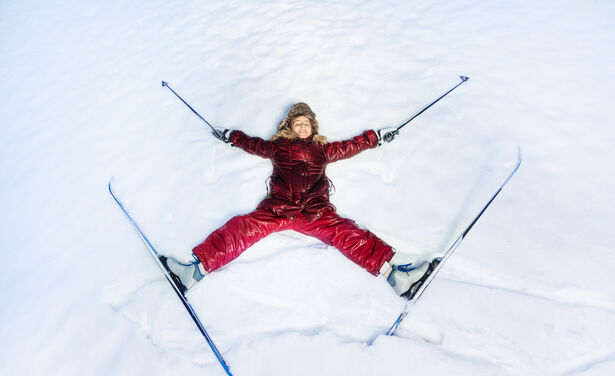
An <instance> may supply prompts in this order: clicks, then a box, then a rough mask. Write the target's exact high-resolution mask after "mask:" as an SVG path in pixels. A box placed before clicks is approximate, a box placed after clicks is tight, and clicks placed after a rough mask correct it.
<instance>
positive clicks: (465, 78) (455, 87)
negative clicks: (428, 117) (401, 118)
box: [396, 76, 470, 132]
mask: <svg viewBox="0 0 615 376" xmlns="http://www.w3.org/2000/svg"><path fill="white" fill-rule="evenodd" d="M459 78H461V82H460V83H458V84H457V85H455V86H453V88H452V89H450V90H449V91H447V92H446V93H444V94H442V96H440V98H438V99H436V100H435V101H433V102H431V104H429V105H428V106H427V107H425V108H423V109H422V110H421V111H420V112H419V113H418V114H416V115H414V116H413V117H411V118H410V120H408V121H406V122H405V123H403V124H402V125H400V126H399V127H397V130H396V131H397V132H399V130H400V129H402V128H403V127H404V126H406V124H408V123H409V122H411V121H412V120H414V118H416V117H417V116H419V115H420V114H422V113H423V112H425V111H427V109H428V108H429V107H431V106H433V105H434V104H436V103H438V101H439V100H440V99H442V98H444V97H446V96H447V95H448V94H449V93H450V92H451V91H453V90H455V89H457V87H458V86H459V85H461V84H463V83H464V82H466V81H467V80H469V79H470V77H466V76H459Z"/></svg>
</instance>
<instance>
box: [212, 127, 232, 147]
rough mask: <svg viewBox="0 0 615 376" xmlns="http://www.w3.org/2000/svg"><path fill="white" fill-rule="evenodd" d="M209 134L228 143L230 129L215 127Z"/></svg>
mask: <svg viewBox="0 0 615 376" xmlns="http://www.w3.org/2000/svg"><path fill="white" fill-rule="evenodd" d="M211 134H213V135H214V137H215V138H217V139H218V140H220V141H222V142H224V143H227V144H228V143H229V142H230V141H229V139H228V138H229V137H230V135H231V130H230V129H223V128H218V127H216V128H215V130H212V131H211Z"/></svg>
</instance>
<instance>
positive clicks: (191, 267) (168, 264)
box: [158, 256, 207, 294]
mask: <svg viewBox="0 0 615 376" xmlns="http://www.w3.org/2000/svg"><path fill="white" fill-rule="evenodd" d="M158 258H159V259H160V262H161V263H162V265H163V266H164V267H165V269H166V270H167V271H168V272H169V274H170V275H171V278H173V281H174V282H175V284H176V285H177V287H178V288H179V290H180V291H181V293H182V294H184V293H185V292H186V291H188V290H189V289H190V288H192V286H194V285H196V284H197V282H199V281H200V280H201V279H203V277H204V276H205V274H207V272H206V271H205V269H204V268H203V264H201V263H200V262H199V261H198V260H196V257H195V260H194V261H189V262H180V261H178V260H176V259H175V258H173V257H167V256H159V257H158Z"/></svg>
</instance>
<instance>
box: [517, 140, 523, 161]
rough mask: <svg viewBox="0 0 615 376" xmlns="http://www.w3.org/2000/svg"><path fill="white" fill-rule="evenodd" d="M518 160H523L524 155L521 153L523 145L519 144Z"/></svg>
mask: <svg viewBox="0 0 615 376" xmlns="http://www.w3.org/2000/svg"><path fill="white" fill-rule="evenodd" d="M517 159H518V160H520V161H521V160H523V153H521V145H519V144H517Z"/></svg>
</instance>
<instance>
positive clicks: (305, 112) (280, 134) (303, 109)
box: [271, 102, 327, 144]
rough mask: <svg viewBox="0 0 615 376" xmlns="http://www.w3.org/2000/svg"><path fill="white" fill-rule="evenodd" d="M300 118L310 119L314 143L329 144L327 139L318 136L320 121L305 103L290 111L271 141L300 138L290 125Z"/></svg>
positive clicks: (296, 104)
mask: <svg viewBox="0 0 615 376" xmlns="http://www.w3.org/2000/svg"><path fill="white" fill-rule="evenodd" d="M298 116H306V117H307V118H308V119H310V123H311V124H312V136H313V137H312V142H315V143H319V144H326V143H327V137H325V136H322V135H319V134H318V120H316V114H315V113H314V111H312V109H311V108H310V106H308V105H307V103H304V102H299V103H295V104H294V105H293V106H292V107H291V108H290V110H288V114H287V115H286V117H285V118H284V119H283V120H282V121H281V122H280V124H278V131H277V133H276V134H275V135H274V136H273V137H271V141H275V140H277V139H279V138H286V139H289V140H293V139H295V138H297V137H298V136H297V134H296V133H295V132H293V130H292V128H291V127H290V123H291V121H292V120H293V119H294V118H296V117H298Z"/></svg>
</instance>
